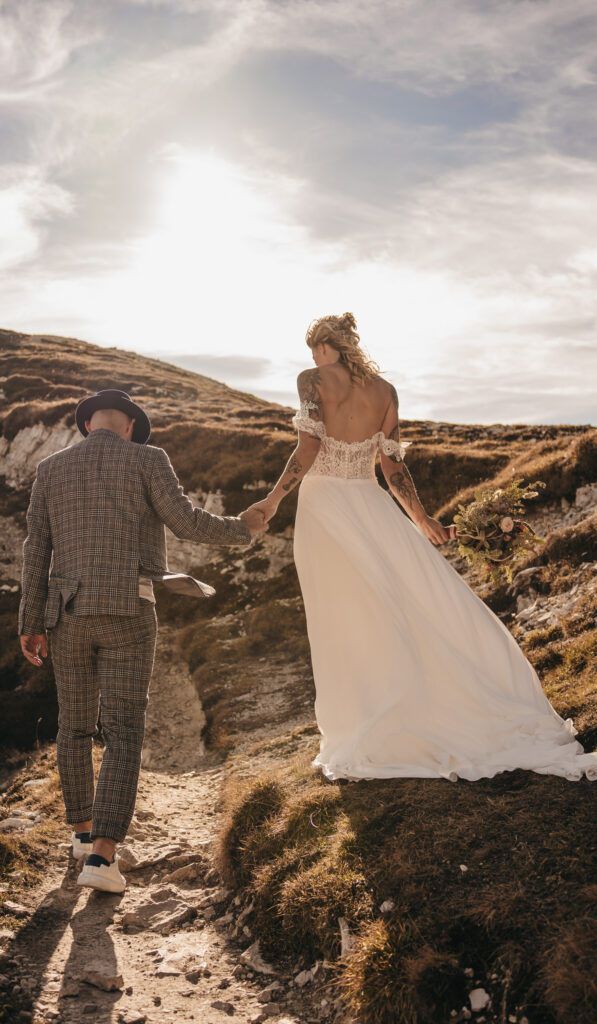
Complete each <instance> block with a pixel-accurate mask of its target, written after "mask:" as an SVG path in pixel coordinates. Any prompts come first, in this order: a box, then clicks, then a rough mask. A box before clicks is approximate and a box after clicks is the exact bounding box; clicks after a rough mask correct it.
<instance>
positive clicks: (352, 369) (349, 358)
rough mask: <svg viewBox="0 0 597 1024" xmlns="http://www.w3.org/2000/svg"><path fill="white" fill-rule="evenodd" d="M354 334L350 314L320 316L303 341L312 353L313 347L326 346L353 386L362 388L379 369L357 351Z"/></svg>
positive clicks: (314, 321)
mask: <svg viewBox="0 0 597 1024" xmlns="http://www.w3.org/2000/svg"><path fill="white" fill-rule="evenodd" d="M360 340H361V339H360V338H359V335H358V334H357V322H356V320H355V318H354V316H353V314H352V313H343V314H342V316H322V317H320V318H319V320H313V321H312V322H311V323H310V324H309V327H308V330H307V334H306V337H305V341H306V342H307V345H308V346H309V348H310V349H311V350H312V349H314V348H315V347H316V346H317V345H323V344H325V345H330V346H331V348H333V349H335V350H336V352H338V353H339V354H340V362H341V363H344V365H345V367H346V369H347V370H348V372H349V373H350V376H351V377H352V379H353V381H354V382H355V383H356V384H366V383H367V381H370V380H373V378H374V377H376V376H377V374H378V373H379V366H378V365H377V363H375V362H373V360H372V359H370V357H369V355H368V354H367V352H365V351H364V349H362V348H361V345H360Z"/></svg>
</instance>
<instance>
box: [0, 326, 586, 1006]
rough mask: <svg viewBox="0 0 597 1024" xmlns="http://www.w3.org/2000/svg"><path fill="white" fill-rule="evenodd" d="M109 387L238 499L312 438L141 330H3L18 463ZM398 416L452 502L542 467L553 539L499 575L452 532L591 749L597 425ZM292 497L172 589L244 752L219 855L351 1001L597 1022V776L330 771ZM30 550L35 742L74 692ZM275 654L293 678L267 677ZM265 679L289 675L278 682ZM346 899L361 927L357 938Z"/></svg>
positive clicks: (334, 995)
mask: <svg viewBox="0 0 597 1024" xmlns="http://www.w3.org/2000/svg"><path fill="white" fill-rule="evenodd" d="M105 387H118V388H121V389H123V390H126V391H128V392H129V393H130V394H132V395H133V396H134V398H135V399H136V400H137V401H139V402H140V404H142V405H143V406H144V407H145V408H146V409H147V410H148V412H149V414H150V416H151V418H152V423H153V435H152V443H154V444H158V445H163V446H164V447H165V448H166V449H167V451H168V453H169V455H170V457H171V459H172V462H173V464H174V466H175V469H176V470H177V472H178V474H179V476H180V478H181V482H182V483H183V485H184V486H185V487H186V488H187V489H188V490H191V491H193V492H194V493H196V494H198V495H206V494H207V493H208V492H214V491H216V490H220V491H221V494H222V499H223V503H224V507H225V511H226V512H227V513H234V512H237V511H239V510H240V509H241V508H243V507H246V505H247V504H249V503H250V502H251V501H253V500H255V499H256V498H259V497H260V496H261V495H262V494H263V493H264V487H265V485H267V484H269V483H270V482H272V481H273V480H274V479H275V478H276V476H277V475H278V472H279V470H280V468H281V466H282V464H283V462H284V460H285V458H286V457H287V455H288V453H289V452H290V450H291V447H292V444H293V439H294V438H293V433H292V431H291V429H290V418H291V410H289V409H284V408H281V407H280V406H276V405H273V404H271V403H267V402H264V401H262V400H260V399H257V398H255V397H253V396H251V395H245V394H242V393H241V392H238V391H234V390H232V389H230V388H228V387H226V386H225V385H223V384H220V383H218V382H217V381H212V380H210V379H208V378H206V377H201V376H199V375H197V374H193V373H190V372H188V371H185V370H181V369H178V368H176V367H173V366H169V365H168V364H165V363H162V362H160V361H158V360H152V359H147V358H144V357H141V356H138V355H136V354H134V353H129V352H123V351H119V350H114V349H102V348H99V347H97V346H93V345H89V344H87V343H84V342H81V341H77V340H73V339H63V338H52V337H37V336H28V335H19V334H15V333H14V332H10V331H3V332H0V453H3V454H0V477H1V476H2V474H3V473H5V472H8V466H9V460H10V459H11V458H12V457H13V455H14V453H15V452H17V454H18V451H19V450H20V449H19V445H21V446H22V448H23V451H25V448H26V446H25V443H24V442H25V440H26V439H27V438H28V437H29V436H30V435H29V434H28V433H27V431H28V428H29V429H30V428H34V429H36V428H37V427H41V428H42V429H41V433H40V437H41V436H45V434H46V433H47V431H48V430H52V429H55V428H56V427H57V426H58V425H60V424H63V425H65V426H68V424H71V425H72V422H73V411H74V405H75V403H76V400H77V399H78V398H79V397H81V395H83V394H86V393H89V392H90V391H96V390H99V389H100V388H105ZM402 437H403V438H404V439H406V440H410V441H412V442H413V444H412V447H411V448H409V453H408V464H409V468H410V470H411V473H412V475H413V477H414V479H415V481H416V484H417V487H418V490H419V493H420V495H421V498H422V500H423V502H424V503H425V506H426V508H427V510H428V511H429V512H430V513H431V514H435V515H438V516H440V517H441V518H442V520H443V521H444V522H448V521H449V520H450V518H451V516H452V514H453V512H454V510H455V509H456V506H457V503H458V502H465V501H468V500H470V498H472V496H473V491H474V489H475V488H476V487H477V486H479V485H488V486H489V485H491V486H496V487H497V486H500V485H503V483H505V482H507V481H509V480H510V479H511V478H512V477H513V476H514V477H522V478H524V479H525V480H534V479H537V478H539V479H542V480H544V481H545V483H546V485H547V486H546V488H545V490H543V491H541V492H540V496H539V498H538V499H537V502H536V503H535V506H534V508H533V510H532V512H531V519H532V522H533V524H534V525H535V527H536V528H537V530H538V532H539V533H540V534H541V535H543V536H544V537H545V538H546V543H545V545H544V546H543V547H541V548H540V549H539V550H538V551H537V553H536V554H534V555H530V556H529V557H528V559H527V561H526V562H525V563H524V565H522V566H521V567H520V569H521V570H522V571H520V572H519V573H518V574H517V575H515V577H514V580H513V582H512V584H509V585H506V584H504V585H500V586H493V587H492V586H488V585H486V584H483V583H481V582H480V581H479V580H478V579H476V578H475V576H474V574H472V573H471V572H469V571H468V570H467V568H466V566H465V565H464V563H463V562H462V560H461V559H459V557H458V555H457V554H456V553H455V552H453V551H452V552H448V551H446V550H444V554H445V555H446V557H448V559H449V560H450V561H451V563H452V564H453V565H454V566H455V568H457V569H458V571H460V572H462V573H463V574H464V575H465V577H466V578H467V580H468V581H469V583H470V584H471V585H472V586H473V587H474V588H475V589H476V590H477V592H478V593H479V595H480V596H482V597H483V599H484V600H485V601H486V602H487V603H488V604H489V605H490V606H491V607H492V608H493V609H494V610H495V611H496V612H497V613H498V614H499V615H500V617H501V618H502V620H503V621H504V622H505V623H506V625H507V626H508V627H509V628H510V629H511V631H512V633H513V635H514V636H515V637H516V638H517V640H518V641H519V642H520V643H521V645H522V647H523V650H524V651H525V653H526V655H527V656H528V657H529V659H530V660H531V662H532V663H533V664H534V665H535V667H536V668H537V671H538V672H539V674H540V676H541V679H542V682H543V685H544V688H545V690H546V693H547V694H548V696H549V698H550V700H552V702H553V704H554V706H555V707H556V709H557V710H558V712H559V713H560V714H562V715H563V716H564V717H567V716H571V717H573V718H574V720H575V722H576V725H577V727H578V729H579V739H580V740H581V741H582V742H583V744H584V745H585V748H586V749H593V748H594V747H595V744H596V742H597V697H596V693H597V670H596V658H595V655H596V653H597V596H596V594H595V568H596V566H597V516H596V515H595V512H594V498H591V494H592V493H593V492H592V491H591V485H593V484H594V483H595V481H597V430H595V428H593V427H590V426H565V425H564V426H532V427H530V426H527V425H520V424H519V425H502V424H495V425H493V426H490V427H484V426H478V425H470V424H467V425H453V424H443V423H430V422H424V421H411V420H403V422H402ZM32 443H33V442H32ZM39 443H40V442H39V441H36V442H35V443H34V444H33V452H32V454H29V455H27V456H26V458H27V459H28V461H29V470H30V473H29V478H27V474H26V473H25V474H24V475H23V474H22V475H21V481H20V483H18V484H16V485H10V486H9V485H7V483H6V480H5V481H4V486H3V487H2V491H1V493H2V498H1V505H0V517H2V518H1V519H0V524H3V532H4V536H5V537H7V536H9V535H10V536H12V535H13V534H12V533H10V530H12V528H13V527H14V528H15V529H16V528H22V525H23V522H24V514H25V510H26V506H27V501H28V493H29V488H30V479H31V478H32V475H33V471H34V465H35V451H36V448H35V444H39ZM3 467H4V468H3ZM294 502H295V498H291V499H289V500H288V501H287V502H286V503H285V505H284V506H283V513H282V514H281V515H280V516H279V517H278V518H277V519H276V520H275V522H274V524H273V527H272V537H271V538H266V539H264V540H259V541H257V542H256V543H254V544H253V545H252V546H251V547H250V548H248V549H246V550H243V551H240V550H238V551H237V550H235V551H234V553H233V554H232V555H231V554H230V553H229V552H226V551H225V550H224V551H223V552H222V553H218V552H217V551H214V556H213V558H212V560H211V561H210V562H209V564H208V566H207V568H205V566H204V565H202V566H201V570H199V568H197V572H198V573H199V571H200V572H201V573H202V574H203V575H204V576H205V573H207V576H205V578H208V579H209V581H210V582H212V583H213V584H214V585H215V586H216V588H217V595H216V597H215V598H214V599H213V600H212V601H210V602H203V603H201V604H199V603H194V602H189V601H185V600H184V599H180V598H179V599H174V600H173V599H170V600H168V602H167V603H166V602H165V601H164V600H163V596H162V595H158V611H159V615H160V619H161V621H162V623H163V624H164V625H168V626H169V628H172V629H176V630H177V631H178V648H179V652H180V656H181V658H184V659H185V660H186V661H187V662H188V665H189V668H190V670H191V672H192V675H193V681H194V684H195V686H196V688H197V690H198V692H199V694H200V695H201V698H202V702H203V706H204V709H205V712H206V716H207V723H208V724H207V741H208V744H209V746H210V748H211V752H212V754H213V755H214V756H216V755H217V756H219V757H220V758H221V759H222V761H225V762H226V766H227V770H228V773H229V779H228V784H227V797H226V814H227V817H226V825H225V827H224V828H223V830H222V832H221V835H220V837H219V854H218V856H219V863H220V869H221V872H222V875H223V877H224V878H225V880H226V882H227V883H228V884H230V885H232V886H234V887H235V888H236V889H237V890H238V893H239V895H240V897H241V906H248V905H250V903H251V902H252V903H253V904H254V909H253V916H252V918H251V929H252V935H253V938H259V939H260V941H261V944H262V950H263V951H264V952H265V953H266V955H268V956H270V957H279V958H281V959H282V960H286V961H287V962H289V963H292V964H294V965H302V966H304V967H309V966H311V965H312V964H313V962H314V961H315V960H317V959H319V960H321V959H323V958H325V959H326V963H327V965H328V966H327V967H326V968H325V971H326V975H325V976H326V982H325V993H326V997H329V998H330V999H331V1000H332V1005H335V1006H336V1011H335V1012H337V1016H336V1018H335V1019H336V1020H337V1021H338V1024H339V1022H340V1021H342V1024H345V1022H346V1021H348V1020H349V1019H350V1017H351V1016H352V1017H353V1018H354V1019H355V1020H358V1021H359V1022H362V1024H395V1022H396V1024H398V1022H405V1024H444V1022H445V1021H448V1020H452V1021H455V1022H456V1024H458V1022H459V1021H461V1020H465V1019H468V1018H467V1016H466V1013H464V1012H463V1010H462V1007H463V1006H465V1007H466V1005H467V998H468V996H467V993H468V991H469V990H470V989H471V988H472V987H474V985H476V984H478V985H482V986H483V987H484V988H485V989H486V990H487V992H488V993H489V994H490V995H491V999H492V1004H491V1005H490V1006H489V1007H488V1008H486V1009H485V1011H484V1012H483V1014H481V1016H477V1019H484V1020H485V1021H486V1022H490V1021H495V1022H499V1024H505V1022H506V1021H508V1022H512V1021H513V1020H514V1021H517V1022H518V1024H522V1021H523V1020H524V1018H525V1017H526V1019H527V1021H528V1022H529V1024H573V1022H574V1024H596V1022H597V1010H596V1007H597V990H596V987H595V981H594V978H595V973H594V953H595V948H597V924H596V921H597V914H596V913H595V911H596V904H597V858H596V852H595V843H594V826H595V820H597V818H596V811H597V807H596V804H597V785H591V784H589V783H587V782H586V781H584V782H581V783H575V784H572V783H568V782H565V781H563V780H559V779H555V778H549V777H546V778H544V777H540V776H537V775H534V774H532V773H525V772H514V773H506V774H504V775H501V776H498V777H496V778H495V779H493V780H484V781H482V782H479V783H474V784H470V783H462V782H459V783H458V784H456V785H454V784H451V783H448V782H443V781H434V780H424V781H420V780H410V779H403V780H388V781H383V782H366V783H355V784H342V783H333V784H330V783H328V782H326V781H324V780H322V778H321V777H320V776H319V775H318V774H317V773H315V772H314V771H313V769H312V768H311V766H310V761H311V759H312V757H313V756H314V754H315V752H316V750H317V741H316V740H317V733H316V728H315V726H314V724H313V721H312V699H313V688H312V679H311V675H310V669H309V659H308V645H307V641H306V635H305V625H304V616H303V612H302V604H301V598H300V592H299V589H298V582H297V578H296V573H295V571H294V567H293V565H292V563H291V559H290V555H289V554H288V551H289V546H290V542H291V524H292V520H293V515H294ZM591 502H592V504H591ZM9 527H10V529H9ZM276 545H278V546H277V547H276ZM9 546H10V545H9ZM13 546H14V545H13ZM16 554H18V553H15V552H14V551H11V550H8V548H6V550H5V556H6V557H4V556H3V557H4V561H3V562H2V561H0V577H1V579H0V583H1V584H2V585H3V586H5V587H6V588H8V589H5V590H0V649H1V651H2V653H1V654H0V723H1V724H0V745H1V744H4V745H5V746H8V745H13V746H14V745H16V746H21V747H28V746H31V745H32V744H33V743H34V742H35V740H36V736H37V737H39V738H41V739H50V740H51V739H53V737H54V735H55V729H56V722H55V705H54V696H53V688H52V675H51V668H50V667H49V666H47V667H46V668H44V670H43V672H36V671H35V670H33V669H31V668H30V667H29V666H27V664H26V663H25V662H24V661H23V659H22V658H21V656H20V653H19V651H18V647H17V644H16V638H15V622H16V608H17V604H18V593H16V592H15V591H14V587H15V586H16V584H17V582H18V574H16V572H15V569H14V566H15V555H16ZM281 556H283V557H281ZM276 559H278V561H276ZM17 560H18V559H17ZM189 568H190V569H191V570H192V569H193V564H192V561H190V562H189ZM265 655H267V666H268V667H267V672H268V673H269V675H270V676H273V677H275V678H274V679H273V680H271V679H270V680H265V681H264V680H263V679H262V676H263V672H264V670H263V668H262V667H260V666H261V663H262V662H265V661H266V658H265ZM269 682H273V683H277V685H278V692H277V693H273V691H272V690H271V689H270V690H263V691H260V690H259V686H260V685H262V686H265V684H266V683H269ZM263 694H265V696H264V695H263ZM297 723H298V724H297ZM387 901H389V902H390V903H391V906H389V904H388V903H387ZM384 902H385V903H386V907H385V910H384V911H383V912H382V911H381V909H380V908H381V905H382V904H383V903H384ZM338 918H344V919H345V920H346V922H347V924H348V927H349V929H350V932H351V933H352V936H353V939H354V943H355V950H354V954H353V955H352V957H351V958H350V959H347V960H342V959H341V958H340V956H339V954H340V929H339V924H338ZM334 1001H336V1002H334ZM469 1016H470V1014H469ZM326 1019H328V1018H326ZM330 1019H331V1018H330Z"/></svg>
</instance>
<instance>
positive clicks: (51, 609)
mask: <svg viewBox="0 0 597 1024" xmlns="http://www.w3.org/2000/svg"><path fill="white" fill-rule="evenodd" d="M78 589H79V581H78V580H72V579H71V580H69V579H65V577H64V576H50V579H49V581H48V600H47V602H46V614H45V619H44V625H45V627H46V629H54V626H55V625H56V624H57V622H58V619H59V618H60V613H61V611H62V609H63V608H66V606H67V604H68V602H69V601H71V600H72V598H73V597H74V596H75V594H76V593H77V590H78Z"/></svg>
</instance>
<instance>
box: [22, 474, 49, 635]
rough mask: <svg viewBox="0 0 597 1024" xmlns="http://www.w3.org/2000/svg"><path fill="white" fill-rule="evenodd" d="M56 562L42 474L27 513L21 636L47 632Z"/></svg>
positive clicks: (38, 477) (34, 487)
mask: <svg viewBox="0 0 597 1024" xmlns="http://www.w3.org/2000/svg"><path fill="white" fill-rule="evenodd" d="M51 561H52V534H51V530H50V520H49V516H48V508H47V505H46V496H45V492H44V485H43V481H42V480H41V479H40V476H39V473H38V476H37V478H36V480H35V483H34V484H33V490H32V491H31V500H30V502H29V508H28V509H27V539H26V541H25V543H24V545H23V575H22V581H21V584H22V585H21V590H22V596H21V604H20V607H19V634H23V633H24V634H25V635H26V636H38V635H39V634H41V633H43V632H45V626H44V617H45V608H46V601H47V598H48V576H49V572H50V563H51Z"/></svg>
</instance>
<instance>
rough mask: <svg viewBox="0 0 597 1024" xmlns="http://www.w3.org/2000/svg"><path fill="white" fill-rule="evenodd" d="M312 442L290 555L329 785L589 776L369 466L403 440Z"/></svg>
mask: <svg viewBox="0 0 597 1024" xmlns="http://www.w3.org/2000/svg"><path fill="white" fill-rule="evenodd" d="M309 410H310V407H309V406H303V407H302V408H301V411H300V412H299V413H298V414H297V415H296V416H295V418H294V421H293V422H294V425H295V426H296V427H297V429H299V430H306V431H308V432H309V433H311V434H314V435H315V436H316V437H319V438H320V440H321V445H320V449H319V451H318V454H317V456H316V458H315V461H314V463H313V466H312V467H311V469H310V470H309V472H308V473H307V474H306V475H305V477H304V478H303V481H302V484H301V487H300V492H299V499H298V510H297V516H296V526H295V535H294V553H295V561H296V567H297V571H298V575H299V580H300V585H301V590H302V593H303V599H304V603H305V611H306V615H307V628H308V634H309V642H310V645H311V657H312V662H313V674H314V678H315V688H316V701H315V714H316V717H317V723H318V726H319V729H320V732H321V748H320V753H319V756H318V757H317V758H316V760H315V761H314V764H315V765H317V766H319V767H320V768H321V769H322V770H323V772H324V773H325V775H326V776H327V777H328V778H330V779H338V778H351V779H371V778H376V779H377V778H394V777H399V776H408V777H413V776H415V777H426V778H445V779H450V780H452V781H455V780H456V779H458V778H463V779H470V780H474V779H480V778H487V777H491V776H493V775H495V774H496V773H497V772H502V771H510V770H512V769H515V768H527V769H532V770H533V771H535V772H541V773H543V774H552V775H561V776H563V777H564V778H566V779H570V780H573V781H575V780H578V779H580V778H581V777H582V776H583V775H586V776H587V777H588V778H589V779H597V753H593V754H590V753H588V754H585V753H584V751H583V748H582V746H581V745H580V743H578V741H577V740H575V739H574V737H575V735H576V729H575V728H574V725H573V723H572V720H571V719H567V720H566V721H563V719H562V718H560V716H559V715H558V714H557V712H556V711H555V710H554V709H553V708H552V706H551V704H550V703H549V701H548V700H547V697H546V696H545V694H544V693H543V690H542V689H541V684H540V682H539V678H538V676H537V673H536V672H535V670H534V669H533V667H532V665H531V664H530V662H529V661H528V660H527V659H526V658H525V656H524V654H523V653H522V650H521V649H520V647H519V646H518V644H517V643H516V641H515V640H514V638H513V637H512V636H511V634H510V633H509V632H508V630H507V629H506V627H505V626H504V625H503V623H502V622H500V620H499V619H498V618H497V616H496V615H494V613H493V612H492V611H491V610H490V609H489V608H488V607H487V606H486V605H485V604H484V603H483V602H482V601H481V600H480V599H479V598H478V597H477V596H476V594H475V593H474V592H473V591H472V590H471V589H470V587H469V586H468V585H467V584H466V583H465V581H464V580H463V579H462V578H461V577H460V576H459V575H458V573H457V572H456V571H455V569H453V568H452V566H451V565H450V564H449V562H448V561H447V560H446V559H445V558H444V557H443V555H442V554H440V551H439V550H438V549H437V548H435V547H434V545H433V544H432V543H431V542H430V541H429V540H428V539H427V538H426V537H425V535H424V534H423V533H421V532H420V531H419V529H418V528H417V527H416V526H415V525H414V524H413V523H412V522H411V521H410V519H408V518H407V517H406V516H405V515H403V514H402V513H401V511H400V510H399V509H398V508H397V507H396V505H395V503H394V501H393V500H392V498H391V497H390V495H389V494H388V493H387V492H386V491H385V490H384V489H383V488H382V487H380V486H379V484H378V483H377V480H376V477H375V469H374V467H375V460H376V456H377V453H378V451H379V450H380V449H382V450H383V451H384V452H385V453H386V454H392V453H395V452H397V451H399V452H400V456H401V457H402V456H403V455H404V452H405V449H406V447H407V446H406V444H399V443H398V442H396V441H392V440H388V439H386V438H385V436H384V434H383V433H381V432H379V433H377V434H375V435H374V436H373V437H371V438H369V439H368V440H366V441H357V442H346V441H338V440H336V439H334V438H332V437H329V436H328V435H327V434H326V430H325V426H324V424H323V423H322V422H318V421H314V420H312V419H310V417H309Z"/></svg>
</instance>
